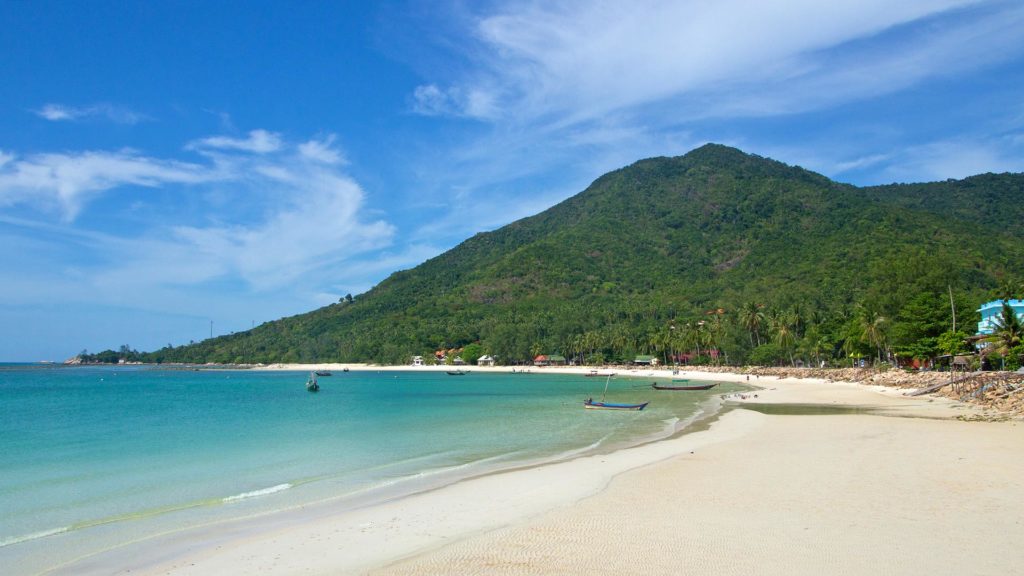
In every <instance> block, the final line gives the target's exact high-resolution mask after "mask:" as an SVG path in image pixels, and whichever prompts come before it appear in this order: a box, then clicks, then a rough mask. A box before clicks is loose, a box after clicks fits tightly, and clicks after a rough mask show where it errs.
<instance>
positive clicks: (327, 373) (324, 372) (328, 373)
mask: <svg viewBox="0 0 1024 576" xmlns="http://www.w3.org/2000/svg"><path fill="white" fill-rule="evenodd" d="M316 375H317V376H333V374H331V371H330V370H317V371H316Z"/></svg>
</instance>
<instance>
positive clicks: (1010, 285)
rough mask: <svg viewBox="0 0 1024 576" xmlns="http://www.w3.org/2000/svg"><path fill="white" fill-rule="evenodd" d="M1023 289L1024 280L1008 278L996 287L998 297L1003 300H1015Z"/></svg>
mask: <svg viewBox="0 0 1024 576" xmlns="http://www.w3.org/2000/svg"><path fill="white" fill-rule="evenodd" d="M1022 289H1024V282H1020V281H1019V280H1010V279H1009V278H1007V279H1005V280H1003V282H1002V283H1001V284H1000V285H999V287H998V288H996V297H997V298H999V299H1000V300H1002V301H1003V302H1006V301H1007V300H1014V299H1016V298H1017V297H1018V296H1019V295H1020V294H1021V292H1022Z"/></svg>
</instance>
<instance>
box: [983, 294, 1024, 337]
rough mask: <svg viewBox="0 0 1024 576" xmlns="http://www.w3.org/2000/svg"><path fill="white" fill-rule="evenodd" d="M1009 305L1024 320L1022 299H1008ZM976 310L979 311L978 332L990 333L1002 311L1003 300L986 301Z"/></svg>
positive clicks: (1023, 302)
mask: <svg viewBox="0 0 1024 576" xmlns="http://www.w3.org/2000/svg"><path fill="white" fill-rule="evenodd" d="M1009 302H1010V306H1011V307H1013V311H1014V312H1016V313H1017V318H1020V319H1021V321H1024V300H1010V301H1009ZM978 312H979V313H981V322H978V334H991V333H992V332H994V331H995V329H996V325H995V321H996V320H997V319H999V317H1000V316H1001V315H1002V313H1003V301H1002V300H993V301H991V302H986V303H984V304H982V305H981V308H978Z"/></svg>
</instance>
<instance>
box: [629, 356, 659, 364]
mask: <svg viewBox="0 0 1024 576" xmlns="http://www.w3.org/2000/svg"><path fill="white" fill-rule="evenodd" d="M633 364H636V365H637V366H657V365H658V359H657V358H655V357H654V356H649V355H647V354H638V355H637V356H636V357H635V358H633Z"/></svg>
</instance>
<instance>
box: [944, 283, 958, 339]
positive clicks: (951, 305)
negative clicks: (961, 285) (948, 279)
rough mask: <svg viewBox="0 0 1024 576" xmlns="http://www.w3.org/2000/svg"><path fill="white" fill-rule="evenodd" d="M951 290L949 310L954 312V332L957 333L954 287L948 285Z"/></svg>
mask: <svg viewBox="0 0 1024 576" xmlns="http://www.w3.org/2000/svg"><path fill="white" fill-rule="evenodd" d="M946 286H947V287H948V288H949V309H950V310H952V311H953V332H954V333H955V332H956V305H955V304H953V285H952V284H947V285H946Z"/></svg>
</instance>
